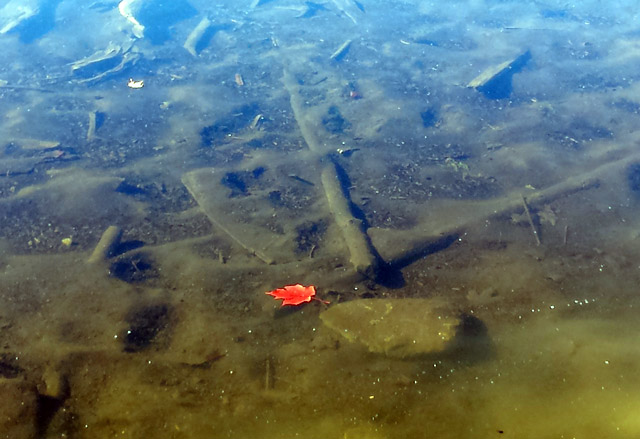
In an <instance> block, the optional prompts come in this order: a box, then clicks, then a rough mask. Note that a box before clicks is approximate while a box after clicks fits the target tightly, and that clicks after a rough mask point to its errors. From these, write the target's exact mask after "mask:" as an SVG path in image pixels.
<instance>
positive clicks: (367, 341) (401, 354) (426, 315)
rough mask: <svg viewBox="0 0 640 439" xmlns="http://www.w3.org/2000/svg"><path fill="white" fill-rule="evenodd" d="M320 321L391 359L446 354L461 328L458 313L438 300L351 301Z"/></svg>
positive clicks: (321, 316)
mask: <svg viewBox="0 0 640 439" xmlns="http://www.w3.org/2000/svg"><path fill="white" fill-rule="evenodd" d="M320 319H322V321H323V322H324V324H325V325H327V326H328V327H329V328H331V329H333V330H334V331H336V332H338V333H339V334H341V335H342V336H343V337H345V338H346V339H348V340H349V341H352V342H358V343H361V344H363V345H365V346H366V347H367V348H368V349H369V351H371V352H375V353H381V354H385V355H387V356H389V357H394V358H407V357H413V356H420V355H425V354H431V353H434V352H441V351H443V350H445V349H446V348H447V346H448V344H449V342H450V340H451V339H452V338H453V337H454V336H455V335H456V332H457V328H458V326H459V325H460V324H461V316H460V313H459V312H458V311H457V310H453V309H449V308H448V307H447V306H445V304H444V302H442V301H440V300H438V299H388V300H385V299H363V300H353V301H351V302H345V303H340V304H338V305H335V306H332V307H331V308H329V309H328V310H327V311H325V312H323V313H322V314H320Z"/></svg>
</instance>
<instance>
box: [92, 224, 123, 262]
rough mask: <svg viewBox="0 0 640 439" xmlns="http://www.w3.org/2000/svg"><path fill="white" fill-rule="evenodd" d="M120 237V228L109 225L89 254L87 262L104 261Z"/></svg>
mask: <svg viewBox="0 0 640 439" xmlns="http://www.w3.org/2000/svg"><path fill="white" fill-rule="evenodd" d="M121 238H122V229H121V228H120V227H118V226H109V227H107V230H105V231H104V233H103V234H102V237H101V238H100V241H98V245H96V248H95V249H94V250H93V253H91V256H90V257H89V259H88V260H87V262H88V263H89V264H96V263H99V262H103V261H106V260H107V259H109V256H110V255H111V254H112V253H113V251H114V249H115V248H116V247H117V246H118V244H120V239H121Z"/></svg>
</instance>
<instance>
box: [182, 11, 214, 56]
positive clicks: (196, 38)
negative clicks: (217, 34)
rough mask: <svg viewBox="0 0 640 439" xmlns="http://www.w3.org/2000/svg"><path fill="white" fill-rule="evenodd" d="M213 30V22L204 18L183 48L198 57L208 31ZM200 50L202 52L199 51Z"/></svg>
mask: <svg viewBox="0 0 640 439" xmlns="http://www.w3.org/2000/svg"><path fill="white" fill-rule="evenodd" d="M210 28H211V20H209V19H208V18H207V17H204V18H203V19H202V20H200V23H198V25H197V26H196V27H195V28H194V29H193V30H192V31H191V33H190V34H189V36H188V37H187V40H186V41H185V42H184V45H183V47H184V48H185V49H186V50H187V52H189V53H190V54H191V55H193V56H198V53H199V52H200V50H201V49H200V46H201V45H202V44H204V43H203V38H205V36H206V34H207V31H208V30H209V29H210ZM199 49H200V50H199Z"/></svg>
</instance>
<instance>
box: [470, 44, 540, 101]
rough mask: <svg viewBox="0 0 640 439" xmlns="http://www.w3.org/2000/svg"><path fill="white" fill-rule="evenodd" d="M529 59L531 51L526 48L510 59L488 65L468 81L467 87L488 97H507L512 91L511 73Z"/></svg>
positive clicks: (517, 70)
mask: <svg viewBox="0 0 640 439" xmlns="http://www.w3.org/2000/svg"><path fill="white" fill-rule="evenodd" d="M530 59H531V52H530V51H529V50H527V51H526V52H524V53H522V54H521V55H518V56H517V57H516V58H514V59H512V60H510V61H505V62H503V63H502V64H498V65H497V66H493V67H489V68H488V69H486V70H485V71H483V72H482V73H481V74H480V75H478V76H477V77H475V78H474V79H473V80H472V81H471V82H469V83H468V84H467V87H470V88H475V89H476V90H478V91H479V92H480V93H482V94H483V95H484V96H485V97H487V98H488V99H504V98H508V97H509V96H510V95H511V92H512V91H513V84H512V80H513V75H514V74H516V73H518V72H520V71H521V70H522V69H523V68H524V67H525V66H526V65H527V63H528V62H529V60H530Z"/></svg>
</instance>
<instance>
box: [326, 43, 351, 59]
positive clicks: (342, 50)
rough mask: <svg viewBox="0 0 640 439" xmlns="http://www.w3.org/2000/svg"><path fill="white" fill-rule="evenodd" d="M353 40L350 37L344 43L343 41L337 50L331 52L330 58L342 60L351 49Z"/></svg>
mask: <svg viewBox="0 0 640 439" xmlns="http://www.w3.org/2000/svg"><path fill="white" fill-rule="evenodd" d="M352 41H353V40H351V39H349V40H347V41H345V42H344V43H342V45H341V46H340V47H338V48H337V49H336V51H335V52H333V53H332V54H331V56H330V57H329V59H330V60H333V61H341V60H342V58H344V57H345V55H346V54H347V52H348V51H349V48H350V47H351V42H352Z"/></svg>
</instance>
